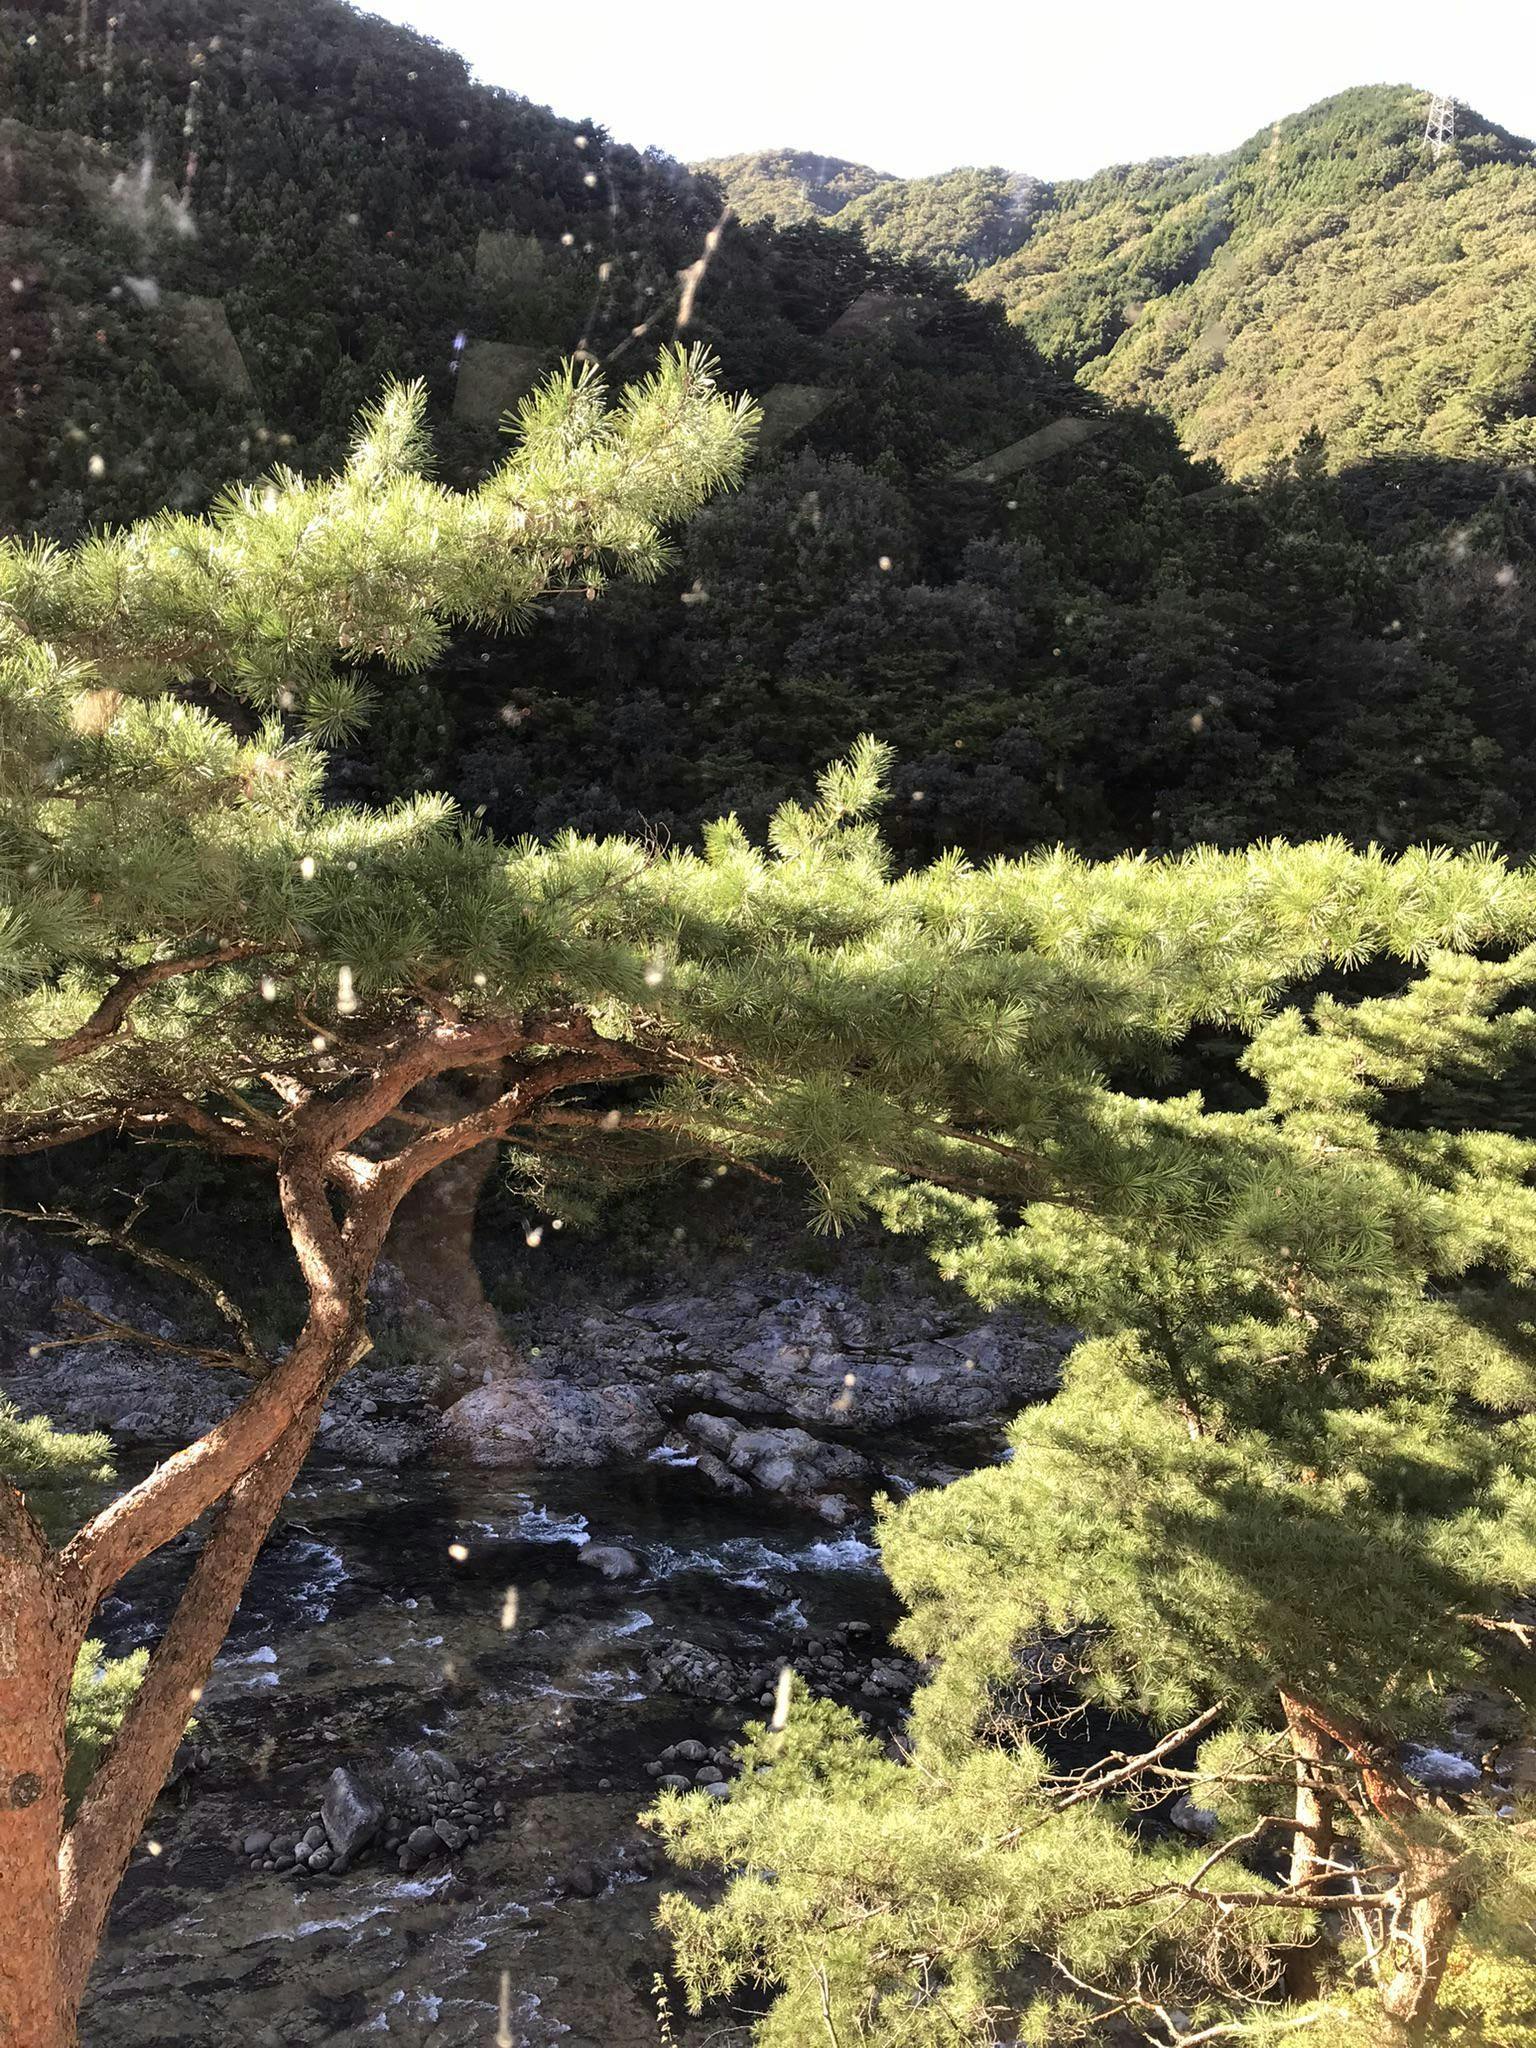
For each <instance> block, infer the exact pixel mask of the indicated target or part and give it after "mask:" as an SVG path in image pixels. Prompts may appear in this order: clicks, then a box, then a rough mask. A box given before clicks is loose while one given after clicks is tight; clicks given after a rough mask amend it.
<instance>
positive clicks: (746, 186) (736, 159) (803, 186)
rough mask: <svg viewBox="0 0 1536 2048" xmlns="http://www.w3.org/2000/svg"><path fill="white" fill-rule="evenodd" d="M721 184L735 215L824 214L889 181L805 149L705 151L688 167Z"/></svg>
mask: <svg viewBox="0 0 1536 2048" xmlns="http://www.w3.org/2000/svg"><path fill="white" fill-rule="evenodd" d="M693 168H694V169H695V170H696V171H699V172H701V173H702V174H703V175H704V176H706V177H709V178H713V179H714V180H715V181H716V182H717V183H718V184H719V185H720V186H721V188H722V189H723V190H724V192H725V194H726V196H727V197H728V198H729V200H730V202H731V207H732V210H733V211H734V212H735V214H736V217H737V219H738V220H742V221H758V220H768V221H777V222H778V224H779V226H780V227H792V226H793V225H794V223H795V222H796V221H807V220H826V219H828V218H830V216H831V215H833V214H835V213H841V212H842V210H843V208H844V207H845V206H847V205H848V203H849V202H850V200H854V199H858V198H861V197H862V196H863V194H864V193H866V192H872V191H874V189H875V187H876V186H877V185H885V184H889V183H891V182H893V181H892V180H891V178H890V176H889V173H887V172H885V171H874V170H871V169H870V167H869V165H868V164H855V163H850V162H849V161H848V159H847V158H846V157H841V156H817V155H816V154H815V153H814V152H813V151H811V150H808V149H760V150H751V151H748V152H747V153H746V154H745V155H743V156H716V157H709V158H707V159H706V160H705V161H704V162H703V163H698V164H695V165H694V167H693Z"/></svg>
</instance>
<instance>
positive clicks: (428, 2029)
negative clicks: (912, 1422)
mask: <svg viewBox="0 0 1536 2048" xmlns="http://www.w3.org/2000/svg"><path fill="white" fill-rule="evenodd" d="M867 1533H868V1532H867V1530H864V1531H863V1532H862V1533H849V1532H847V1531H837V1530H829V1529H828V1528H827V1527H826V1526H825V1525H824V1524H822V1523H819V1522H817V1521H814V1520H811V1519H809V1518H806V1519H803V1520H802V1519H800V1518H798V1517H796V1516H795V1515H793V1514H792V1513H791V1512H789V1511H787V1510H785V1508H784V1507H783V1506H782V1504H776V1503H772V1502H765V1501H761V1500H757V1501H747V1502H741V1503H736V1502H722V1501H721V1500H720V1498H719V1497H718V1496H717V1495H715V1494H712V1493H707V1492H705V1491H704V1490H702V1489H700V1488H698V1487H697V1486H696V1484H695V1483H694V1478H693V1475H692V1473H691V1472H690V1470H689V1469H688V1468H687V1466H686V1465H676V1464H671V1463H668V1462H666V1461H664V1460H663V1461H655V1460H652V1461H648V1462H643V1463H640V1464H637V1465H633V1466H630V1467H627V1468H624V1469H617V1470H615V1469H609V1470H604V1471H602V1472H600V1473H592V1472H579V1473H548V1472H540V1473H527V1474H519V1473H510V1472H504V1471H501V1472H494V1473H487V1472H477V1471H474V1470H472V1469H464V1468H453V1469H447V1470H443V1469H415V1470H406V1471H401V1472H399V1473H386V1474H380V1473H377V1472H369V1473H365V1474H364V1473H359V1472H357V1471H355V1470H353V1471H345V1470H340V1469H336V1470H314V1469H311V1470H310V1471H308V1472H307V1473H306V1474H305V1475H304V1476H303V1478H302V1479H301V1482H300V1484H299V1486H298V1487H297V1488H296V1490H295V1492H294V1494H293V1496H292V1497H291V1499H290V1501H289V1503H288V1505H287V1508H286V1510H285V1513H284V1516H283V1519H282V1522H281V1524H280V1525H279V1528H278V1529H277V1531H276V1532H275V1533H274V1537H273V1539H272V1540H271V1541H270V1542H269V1543H268V1545H267V1547H266V1549H265V1550H264V1552H263V1554H262V1558H261V1560H260V1562H259V1564H258V1567H257V1569H256V1572H255V1574H254V1576H253V1579H252V1582H251V1585H250V1587H249V1588H248V1590H247V1594H246V1597H245V1599H244V1600H243V1602H242V1604H241V1607H240V1611H239V1614H238V1616H237V1617H236V1620H235V1624H234V1627H233V1629H232V1631H231V1634H230V1638H229V1641H228V1643H227V1645H226V1647H225V1650H224V1653H223V1655H222V1656H221V1658H220V1660H219V1664H218V1667H217V1670H216V1672H215V1674H214V1677H213V1679H212V1681H211V1683H210V1685H209V1687H208V1689H207V1692H206V1695H205V1697H204V1699H203V1701H202V1703H201V1705H200V1708H199V1718H198V1728H197V1733H196V1738H195V1739H196V1742H197V1744H198V1746H199V1748H200V1749H201V1750H203V1751H205V1752H206V1755H205V1758H204V1761H203V1762H202V1765H201V1767H200V1768H198V1769H196V1770H195V1771H193V1772H191V1773H189V1774H188V1775H187V1776H186V1777H185V1778H184V1779H183V1780H182V1781H181V1783H180V1784H179V1785H178V1786H177V1787H176V1788H175V1789H174V1790H173V1791H171V1792H170V1793H168V1794H167V1795H166V1796H165V1797H163V1798H162V1800H161V1801H160V1803H159V1805H158V1806H157V1808H156V1811H155V1814H154V1817H153V1819H152V1822H151V1826H150V1828H149V1830H148V1831H147V1833H146V1837H145V1839H144V1841H143V1842H142V1843H141V1844H140V1846H139V1848H138V1850H137V1851H136V1853H135V1855H134V1858H133V1861H132V1864H131V1866H130V1868H129V1871H128V1873H127V1877H126V1880H125V1882H124V1885H123V1888H122V1892H121V1894H120V1897H119V1900H118V1903H117V1907H116V1910H115V1912H114V1916H113V1920H112V1925H111V1928H110V1930H109V1934H108V1937H107V1940H106V1943H105V1945H104V1947H103V1950H102V1954H101V1957H100V1960H99V1963H98V1966H97V1969H96V1972H95V1974H94V1976H93V1979H92V1985H91V1990H90V1993H89V1995H88V1999H87V2004H86V2007H85V2011H84V2014H83V2017H82V2030H81V2037H82V2041H83V2043H84V2044H85V2048H128V2044H145V2048H148V2044H150V2043H156V2044H158V2043H165V2042H183V2041H185V2042H193V2041H195V2042H198V2043H199V2044H201V2048H222V2044H224V2043H230V2044H233V2043H236V2042H239V2043H241V2044H252V2048H296V2044H300V2043H305V2044H308V2043H321V2042H324V2043H335V2044H343V2043H353V2042H356V2043H358V2044H360V2048H361V2044H363V2043H374V2042H377V2041H380V2040H384V2041H390V2042H397V2043H401V2044H417V2043H420V2044H427V2043H431V2044H433V2048H452V2044H458V2043H469V2042H474V2043H490V2042H493V2041H495V2040H496V2039H497V2038H498V2032H499V2033H500V2034H501V2035H502V2036H503V2037H504V2038H505V2039H506V2040H509V2041H510V2042H511V2043H513V2044H515V2048H545V2044H554V2043H556V2042H559V2043H561V2044H563V2048H630V2044H633V2048H641V2044H644V2048H655V2044H656V2043H657V2042H658V2040H660V2039H662V2038H663V2035H662V2033H661V2031H660V2028H659V2025H658V2014H657V2004H656V1998H655V1993H654V1990H653V1980H654V1978H655V1976H656V1973H657V1972H658V1970H661V1969H663V1968H664V1966H665V1961H666V1958H665V1953H664V1948H663V1944H662V1942H661V1941H660V1938H659V1937H658V1935H657V1934H656V1932H655V1930H654V1928H653V1926H652V1915H653V1913H654V1910H655V1905H656V1901H657V1898H658V1897H659V1895H660V1892H661V1891H662V1890H663V1889H664V1888H665V1886H666V1885H667V1884H669V1883H676V1882H678V1881H679V1880H678V1877H677V1875H676V1874H675V1873H669V1872H667V1871H666V1870H664V1869H663V1868H662V1866H661V1860H660V1858H659V1856H658V1854H657V1852H656V1849H655V1847H654V1845H653V1844H652V1842H651V1839H650V1838H649V1837H648V1836H646V1835H644V1834H643V1833H642V1832H641V1831H640V1830H639V1829H638V1828H637V1826H636V1815H637V1814H638V1813H639V1812H640V1811H641V1810H642V1809H643V1807H644V1806H645V1805H646V1804H647V1802H648V1800H649V1799H650V1797H651V1795H652V1793H653V1790H654V1779H653V1776H652V1775H650V1774H648V1773H647V1769H646V1766H647V1764H648V1763H652V1762H654V1761H655V1760H656V1759H657V1758H658V1755H659V1752H660V1751H661V1750H662V1749H663V1748H665V1747H666V1746H668V1745H670V1744H673V1743H675V1742H677V1741H679V1740H685V1739H688V1738H694V1739H696V1740H699V1741H702V1742H704V1743H706V1744H708V1745H709V1746H711V1747H713V1746H716V1745H724V1744H728V1743H729V1742H730V1741H731V1740H732V1738H733V1737H734V1736H735V1735H736V1734H737V1732H738V1731H739V1729H740V1727H741V1725H742V1722H743V1721H744V1720H745V1719H747V1718H749V1716H750V1715H752V1714H756V1713H760V1712H761V1711H762V1710H761V1708H760V1707H759V1706H758V1705H757V1704H756V1700H755V1697H754V1698H753V1699H752V1700H750V1701H749V1700H747V1699H746V1698H743V1697H737V1698H735V1699H731V1700H722V1701H714V1702H708V1701H701V1700H699V1699H697V1698H688V1697H684V1696H683V1695H682V1694H681V1693H680V1692H679V1691H678V1690H676V1689H675V1688H673V1687H670V1686H669V1685H668V1684H667V1683H666V1682H665V1680H663V1681H662V1682H659V1683H658V1682H657V1681H656V1679H655V1675H654V1671H653V1672H652V1673H651V1675H650V1676H648V1675H647V1663H648V1659H653V1658H655V1656H656V1654H657V1649H658V1646H660V1645H661V1644H663V1643H664V1642H665V1641H667V1640H668V1639H681V1640H682V1641H684V1642H686V1643H688V1644H690V1645H694V1646H697V1647H698V1648H699V1649H700V1650H701V1651H704V1652H710V1653H714V1654H717V1655H720V1656H723V1657H724V1658H727V1659H730V1660H733V1662H735V1663H737V1664H743V1663H744V1664H746V1665H761V1666H763V1667H776V1666H777V1665H778V1664H780V1663H781V1662H782V1661H784V1660H785V1659H787V1658H794V1657H797V1656H799V1657H801V1658H802V1659H803V1658H804V1657H805V1656H807V1654H814V1653H815V1649H816V1646H817V1645H819V1644H827V1643H830V1644H831V1645H832V1647H833V1653H834V1656H835V1655H836V1646H837V1645H838V1644H839V1643H841V1644H845V1645H848V1646H850V1649H851V1650H853V1651H856V1652H857V1660H856V1661H859V1660H861V1661H863V1662H867V1659H868V1656H869V1655H870V1653H871V1652H878V1651H879V1650H880V1649H881V1648H882V1647H883V1643H884V1638H885V1634H886V1631H887V1630H888V1628H889V1626H890V1624H891V1622H892V1621H893V1620H894V1618H895V1614H896V1606H895V1602H894V1600H893V1598H892V1595H891V1593H890V1589H889V1588H888V1586H887V1585H886V1584H885V1582H884V1580H883V1579H882V1577H881V1576H880V1573H879V1570H878V1561H877V1558H876V1555H875V1553H874V1551H873V1550H872V1549H871V1547H870V1546H869V1544H868V1542H867V1540H866V1537H867ZM589 1542H591V1543H594V1544H603V1545H619V1546H623V1547H624V1548H625V1549H627V1550H629V1551H630V1552H631V1553H632V1555H633V1557H634V1559H635V1561H636V1562H637V1564H638V1567H639V1569H638V1571H637V1572H635V1573H634V1574H633V1575H632V1576H627V1577H624V1578H622V1579H616V1580H613V1581H610V1580H608V1579H606V1578H604V1577H603V1576H601V1575H600V1574H599V1573H597V1572H595V1571H593V1570H591V1569H588V1568H587V1567H585V1566H584V1565H583V1564H582V1562H581V1551H582V1549H583V1548H584V1547H585V1546H586V1545H587V1544H588V1543H589ZM186 1551H187V1547H186V1546H185V1545H183V1546H181V1547H180V1549H179V1552H178V1551H177V1550H173V1552H172V1553H171V1554H170V1555H169V1556H162V1557H160V1558H157V1559H155V1560H152V1561H151V1562H150V1564H148V1565H147V1566H144V1567H141V1568H140V1569H139V1571H138V1572H137V1573H136V1574H135V1575H133V1577H132V1578H131V1579H130V1580H128V1581H125V1582H124V1585H123V1587H122V1588H121V1589H120V1591H119V1595H118V1596H117V1597H116V1598H114V1600H113V1601H112V1602H110V1603H109V1605H108V1607H107V1609H106V1610H105V1611H104V1614H103V1617H102V1624H103V1625H102V1627H101V1628H100V1629H99V1631H98V1632H99V1633H102V1634H104V1635H105V1636H106V1638H107V1639H108V1641H109V1644H110V1646H111V1647H112V1648H113V1649H114V1650H122V1649H124V1648H127V1647H129V1646H131V1645H133V1644H135V1643H137V1642H140V1641H145V1642H147V1641H150V1640H152V1639H153V1637H154V1635H155V1634H156V1633H157V1632H158V1629H159V1627H160V1626H161V1625H162V1623H163V1618H164V1614H165V1612H166V1609H167V1606H168V1603H169V1598H170V1596H171V1592H172V1589H173V1584H174V1580H175V1577H176V1576H177V1575H179V1574H180V1573H181V1572H183V1571H184V1570H185V1566H186V1561H187V1559H186ZM514 1588H515V1598H511V1599H509V1589H514ZM831 1689H833V1690H837V1689H838V1688H837V1686H836V1685H835V1683H834V1685H833V1687H832V1688H831ZM844 1696H845V1697H850V1698H851V1702H852V1703H853V1704H855V1705H857V1706H861V1707H862V1708H864V1709H865V1710H867V1711H870V1712H871V1713H872V1715H873V1718H874V1719H875V1721H876V1722H877V1723H884V1724H885V1725H890V1724H891V1723H892V1722H893V1721H894V1720H895V1719H896V1718H897V1717H898V1716H899V1713H900V1710H901V1705H902V1704H903V1702H902V1700H901V1699H900V1697H899V1696H897V1697H892V1696H890V1695H888V1694H885V1693H881V1694H879V1695H876V1696H870V1695H867V1694H865V1693H864V1692H863V1688H862V1686H861V1685H859V1684H857V1683H854V1684H852V1685H851V1686H846V1687H845V1688H844ZM408 1745H418V1746H419V1745H430V1746H431V1747H432V1748H433V1749H435V1750H437V1751H440V1752H443V1753H445V1754H446V1755H447V1756H449V1757H450V1758H451V1759H452V1760H453V1762H454V1763H455V1764H456V1765H457V1766H458V1767H459V1768H460V1770H461V1771H463V1772H464V1773H465V1774H466V1777H467V1779H469V1780H472V1779H473V1778H474V1777H475V1776H476V1775H483V1776H484V1778H485V1780H486V1785H485V1790H484V1793H483V1795H482V1796H483V1800H484V1802H485V1803H486V1804H487V1806H489V1805H490V1804H491V1803H493V1802H495V1803H499V1804H500V1805H501V1806H502V1807H503V1808H504V1809H505V1818H504V1819H501V1820H496V1819H491V1818H488V1822H487V1825H486V1827H485V1830H484V1832H483V1835H482V1839H481V1840H479V1841H478V1842H475V1843H471V1844H469V1845H468V1846H467V1847H466V1848H465V1849H464V1850H463V1851H462V1853H460V1854H458V1855H456V1856H454V1857H453V1858H452V1859H451V1862H450V1861H445V1860H442V1859H434V1860H433V1861H432V1862H430V1863H428V1864H427V1865H425V1866H423V1867H422V1868H421V1869H419V1870H416V1871H413V1872H409V1873H406V1872H402V1871H400V1870H399V1869H398V1868H397V1867H395V1858H394V1857H392V1856H390V1857H384V1856H382V1855H380V1854H376V1855H375V1857H374V1858H372V1859H370V1860H363V1861H361V1862H359V1863H358V1864H357V1865H356V1866H355V1867H354V1868H353V1869H352V1870H351V1871H349V1872H348V1873H347V1874H345V1875H344V1876H341V1877H339V1878H338V1877H336V1876H334V1875H333V1874H331V1873H329V1872H327V1873H324V1874H321V1873H318V1872H317V1873H305V1872H296V1871H292V1870H290V1871H280V1870H261V1869H252V1868H251V1867H250V1862H249V1859H248V1858H247V1857H246V1856H245V1855H244V1854H242V1853H241V1847H240V1845H241V1842H242V1838H243V1837H245V1836H246V1835H247V1834H248V1833H249V1832H250V1831H252V1830H254V1829H256V1828H258V1827H265V1828H272V1829H277V1830H280V1831H286V1832H288V1833H289V1834H292V1833H294V1832H295V1831H299V1832H301V1831H302V1830H303V1828H304V1826H305V1825H306V1823H307V1822H309V1821H311V1820H313V1818H314V1815H315V1812H316V1809H317V1807H318V1804H319V1798H320V1794H321V1792H322V1790H323V1787H324V1784H325V1780H326V1778H327V1777H328V1775H329V1773H330V1772H331V1770H332V1769H333V1767H335V1766H336V1765H338V1764H343V1765H348V1766H352V1767H357V1768H361V1769H364V1770H367V1769H370V1768H374V1767H376V1766H377V1765H378V1763H379V1762H380V1761H381V1760H383V1759H385V1758H387V1757H388V1756H389V1755H390V1754H391V1753H392V1752H394V1751H396V1750H398V1749H400V1748H401V1747H403V1746H408ZM669 1768H670V1766H669ZM685 1768H686V1767H685ZM690 1881H691V1882H692V1881H693V1880H690ZM672 2006H673V2012H672V2020H671V2025H672V2030H673V2036H674V2038H675V2039H676V2040H677V2041H678V2042H679V2043H690V2044H691V2043H694V2042H698V2043H700V2044H702V2043H703V2042H704V2041H706V2040H708V2041H710V2042H712V2043H714V2044H716V2048H723V2044H724V2043H726V2042H729V2041H730V2040H731V2039H732V2038H733V2037H735V2038H740V2039H745V2034H744V2033H742V2034H740V2035H738V2033H737V2028H736V2027H735V2026H734V2025H733V2024H732V2023H731V2019H730V2016H729V2015H725V2016H723V2017H722V2015H720V2014H719V2013H716V2014H715V2015H714V2016H712V2017H711V2018H710V2019H709V2020H708V2021H707V2022H690V2021H689V2020H688V2018H687V2016H686V2014H684V2013H682V2012H681V2011H680V2009H679V2007H680V2001H679V2000H678V1999H677V1995H676V1991H675V1989H674V1991H673V1993H672ZM741 2018H742V2021H743V2024H744V2022H745V2018H746V2015H742V2016H741Z"/></svg>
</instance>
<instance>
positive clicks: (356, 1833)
mask: <svg viewBox="0 0 1536 2048" xmlns="http://www.w3.org/2000/svg"><path fill="white" fill-rule="evenodd" d="M320 1819H321V1821H322V1822H323V1823H324V1827H325V1833H326V1837H327V1839H328V1840H329V1842H330V1845H331V1847H332V1849H333V1850H334V1851H335V1852H336V1855H337V1856H338V1857H339V1858H344V1859H346V1860H347V1861H350V1860H351V1858H352V1857H354V1856H355V1855H357V1853H358V1852H359V1850H362V1849H366V1848H367V1847H368V1844H369V1843H370V1842H371V1841H373V1840H374V1838H375V1837H376V1836H377V1835H378V1834H379V1832H380V1830H381V1829H382V1827H383V1823H384V1802H383V1801H382V1800H381V1799H380V1798H379V1796H378V1794H377V1793H376V1792H375V1791H374V1789H373V1787H372V1786H371V1785H370V1784H369V1783H368V1781H367V1780H366V1779H365V1778H360V1777H359V1776H358V1775H357V1773H356V1772H355V1771H349V1770H347V1769H345V1768H344V1767H343V1766H341V1765H338V1766H337V1768H336V1769H335V1770H334V1771H332V1773H331V1775H330V1778H329V1780H328V1781H327V1783H326V1787H325V1797H324V1798H323V1799H322V1800H321V1802H320Z"/></svg>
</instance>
